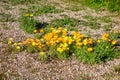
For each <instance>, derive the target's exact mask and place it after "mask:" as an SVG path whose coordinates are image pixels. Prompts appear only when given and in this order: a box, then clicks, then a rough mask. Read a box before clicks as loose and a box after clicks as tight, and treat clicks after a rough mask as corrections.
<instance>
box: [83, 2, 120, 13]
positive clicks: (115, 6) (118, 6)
mask: <svg viewBox="0 0 120 80" xmlns="http://www.w3.org/2000/svg"><path fill="white" fill-rule="evenodd" d="M83 3H84V4H86V5H88V6H90V7H93V8H96V9H100V8H102V7H105V8H107V9H108V10H110V11H118V12H119V11H120V0H84V1H83Z"/></svg>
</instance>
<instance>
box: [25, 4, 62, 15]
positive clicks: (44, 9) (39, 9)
mask: <svg viewBox="0 0 120 80" xmlns="http://www.w3.org/2000/svg"><path fill="white" fill-rule="evenodd" d="M23 12H27V13H34V15H40V14H46V13H59V12H62V11H61V10H58V9H56V8H55V6H50V5H40V6H30V7H29V8H28V9H27V10H23Z"/></svg>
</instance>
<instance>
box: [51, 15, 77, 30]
mask: <svg viewBox="0 0 120 80" xmlns="http://www.w3.org/2000/svg"><path fill="white" fill-rule="evenodd" d="M78 22H79V20H77V19H74V18H69V17H65V18H64V19H55V20H53V21H51V23H50V24H49V26H54V27H66V28H68V29H69V30H71V29H75V27H76V26H77V25H78Z"/></svg>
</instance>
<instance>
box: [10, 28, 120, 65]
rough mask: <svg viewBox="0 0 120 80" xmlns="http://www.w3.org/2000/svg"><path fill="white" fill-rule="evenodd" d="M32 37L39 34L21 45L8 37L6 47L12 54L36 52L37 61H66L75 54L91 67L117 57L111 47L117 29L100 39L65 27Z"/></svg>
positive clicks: (42, 30) (113, 46)
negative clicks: (50, 59) (51, 59)
mask: <svg viewBox="0 0 120 80" xmlns="http://www.w3.org/2000/svg"><path fill="white" fill-rule="evenodd" d="M33 32H34V33H35V34H39V35H41V36H40V37H39V38H28V39H26V40H24V41H22V42H13V39H12V38H10V39H9V41H8V45H9V47H10V48H12V49H13V50H14V51H15V52H16V51H27V52H29V53H39V56H40V59H41V60H48V59H49V58H53V59H54V58H55V57H56V58H59V59H66V58H68V57H70V56H72V55H75V56H76V58H77V59H78V60H79V61H82V62H85V63H89V64H95V63H100V62H106V61H108V60H111V59H113V58H115V57H118V56H119V55H120V52H119V51H118V50H117V49H116V48H115V45H116V44H117V38H118V35H119V32H118V30H115V31H114V32H111V33H110V34H108V33H104V34H103V35H102V38H100V39H97V40H94V39H92V38H90V37H87V35H85V34H82V33H80V32H78V31H71V33H68V32H69V30H67V29H66V28H62V27H59V28H52V27H51V28H50V30H49V32H44V29H40V30H34V31H33Z"/></svg>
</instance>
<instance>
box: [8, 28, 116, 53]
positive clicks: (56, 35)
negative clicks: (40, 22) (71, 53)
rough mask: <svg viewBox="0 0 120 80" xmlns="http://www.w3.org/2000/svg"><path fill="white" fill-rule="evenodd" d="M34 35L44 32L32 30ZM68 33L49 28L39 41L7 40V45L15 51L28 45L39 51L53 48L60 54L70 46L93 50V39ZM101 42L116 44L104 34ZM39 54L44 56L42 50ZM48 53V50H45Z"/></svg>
mask: <svg viewBox="0 0 120 80" xmlns="http://www.w3.org/2000/svg"><path fill="white" fill-rule="evenodd" d="M33 32H34V33H43V32H44V30H43V29H41V30H34V31H33ZM68 32H69V31H68V30H67V29H63V28H62V27H59V28H57V29H55V28H50V32H49V33H45V34H44V35H43V36H42V38H41V39H33V38H28V39H26V40H24V41H22V42H19V43H16V42H14V43H13V41H12V40H13V39H12V38H10V39H9V40H8V44H12V45H14V46H15V47H16V49H20V47H21V46H25V45H28V44H29V45H30V46H33V47H37V48H39V49H43V48H45V47H50V46H54V47H55V50H56V52H58V53H62V52H64V51H68V50H70V48H71V46H75V47H76V48H81V47H83V46H87V47H88V48H87V51H88V52H92V51H93V48H92V47H91V45H92V44H93V39H92V38H88V37H86V35H85V34H81V33H80V32H79V31H71V34H69V33H68ZM115 33H118V31H115ZM101 39H102V40H103V41H109V42H111V43H112V44H113V45H114V44H116V43H117V41H116V40H111V39H110V38H109V34H108V33H105V34H103V36H102V38H101ZM101 39H99V40H97V42H98V43H100V42H101ZM46 49H48V48H46ZM41 51H42V52H40V54H42V55H43V54H45V52H43V50H41ZM46 51H48V50H46Z"/></svg>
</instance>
